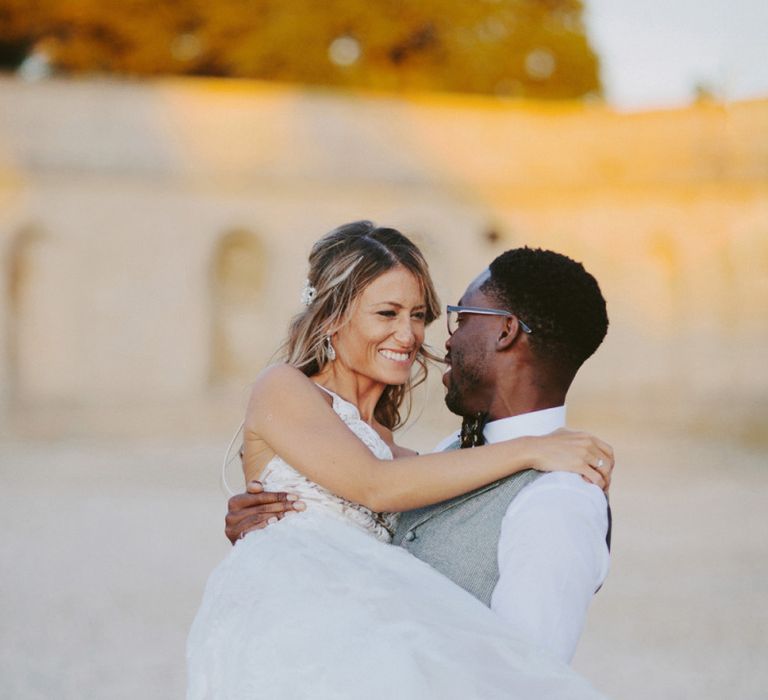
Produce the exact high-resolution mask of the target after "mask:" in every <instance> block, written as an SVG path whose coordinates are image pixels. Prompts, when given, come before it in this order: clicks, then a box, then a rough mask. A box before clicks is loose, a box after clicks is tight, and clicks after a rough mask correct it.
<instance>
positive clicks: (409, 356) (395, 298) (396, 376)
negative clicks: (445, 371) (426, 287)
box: [333, 266, 426, 384]
mask: <svg viewBox="0 0 768 700" xmlns="http://www.w3.org/2000/svg"><path fill="white" fill-rule="evenodd" d="M425 317H426V305H425V303H424V293H423V292H422V290H421V287H420V285H419V281H418V280H417V279H416V277H415V276H414V275H413V274H412V273H411V272H409V271H408V270H406V269H405V268H404V267H400V266H398V267H395V268H392V269H391V270H388V271H387V272H385V273H384V274H382V275H381V276H379V277H377V278H376V279H375V280H374V281H373V282H371V283H370V284H369V285H368V286H367V287H366V288H365V289H364V290H363V292H362V293H361V294H360V296H359V297H358V298H357V299H356V300H355V302H354V303H353V306H352V311H351V314H350V317H349V321H348V322H347V323H346V324H344V326H342V328H341V329H339V331H338V332H336V333H335V334H334V335H333V346H334V348H335V350H336V358H337V359H336V362H339V363H341V364H343V365H345V366H346V367H348V368H349V369H350V370H352V371H353V372H355V373H356V374H361V375H363V376H365V377H368V378H370V379H372V380H374V381H376V382H381V383H382V384H405V383H406V382H407V381H408V378H409V377H410V374H411V367H412V365H413V363H414V360H415V359H416V352H417V351H418V349H419V348H420V347H421V345H422V343H423V342H424V328H425Z"/></svg>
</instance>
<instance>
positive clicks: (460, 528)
mask: <svg viewBox="0 0 768 700" xmlns="http://www.w3.org/2000/svg"><path fill="white" fill-rule="evenodd" d="M541 474H542V473H541V472H537V471H534V470H533V469H529V470H527V471H524V472H519V473H517V474H513V475H512V476H510V477H508V478H506V479H502V480H501V481H496V482H494V483H492V484H489V485H488V486H484V487H483V488H480V489H477V490H476V491H472V492H471V493H467V494H464V495H462V496H458V497H456V498H453V499H451V500H449V501H443V502H442V503H437V504H436V505H433V506H428V507H426V508H419V509H417V510H411V511H407V512H405V513H403V514H402V515H401V516H400V522H399V524H398V527H397V531H396V532H395V537H394V539H393V543H394V544H398V545H400V546H401V547H404V548H405V549H407V550H408V551H409V552H411V554H414V555H415V556H417V557H418V558H419V559H421V560H422V561H425V562H426V563H427V564H429V565H430V566H432V567H433V568H435V569H437V570H438V571H439V572H440V573H441V574H443V575H445V576H447V577H448V578H449V579H451V580H452V581H453V582H454V583H457V584H458V585H459V586H461V587H462V588H464V589H465V590H467V591H469V592H470V593H471V594H472V595H473V596H475V598H478V599H479V600H480V601H481V602H483V603H485V604H486V605H488V606H490V604H491V593H493V589H494V588H495V587H496V583H497V582H498V580H499V565H498V560H497V549H498V544H499V535H500V534H501V520H502V518H503V517H504V514H505V513H506V512H507V507H508V506H509V504H510V503H511V502H512V499H513V498H514V497H515V496H517V494H518V493H519V492H520V491H521V490H522V489H523V487H524V486H526V485H528V484H530V483H531V482H532V481H534V480H536V479H538V478H539V477H540V476H541Z"/></svg>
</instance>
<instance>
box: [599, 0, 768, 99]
mask: <svg viewBox="0 0 768 700" xmlns="http://www.w3.org/2000/svg"><path fill="white" fill-rule="evenodd" d="M585 5H586V7H587V26H588V33H589V36H590V39H591V41H592V45H593V47H594V48H595V49H596V51H597V53H598V55H599V56H600V59H601V64H602V79H603V86H604V88H605V92H606V97H607V99H608V102H609V103H611V104H612V105H614V106H615V107H617V108H618V109H621V110H627V111H634V110H643V109H655V108H664V107H677V106H681V105H685V104H689V103H690V102H691V100H692V98H693V96H694V91H695V86H696V85H697V84H701V85H704V86H706V87H707V88H708V89H709V90H710V91H711V92H713V93H714V94H715V95H717V96H719V97H721V98H723V99H726V100H740V99H749V98H752V97H768V0H585Z"/></svg>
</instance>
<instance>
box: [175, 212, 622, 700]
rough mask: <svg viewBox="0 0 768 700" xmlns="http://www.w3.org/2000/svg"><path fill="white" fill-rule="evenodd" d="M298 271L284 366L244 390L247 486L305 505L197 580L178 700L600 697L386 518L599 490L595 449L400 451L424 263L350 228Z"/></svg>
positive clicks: (525, 441) (382, 238) (377, 235)
mask: <svg viewBox="0 0 768 700" xmlns="http://www.w3.org/2000/svg"><path fill="white" fill-rule="evenodd" d="M309 266H310V270H309V279H308V284H307V288H306V289H305V293H304V299H303V300H304V302H305V305H306V308H305V309H304V311H303V312H302V313H300V314H299V315H298V316H297V317H296V318H295V319H294V320H293V322H292V324H291V327H290V331H289V335H288V339H287V341H286V345H285V363H284V364H279V365H274V366H272V367H269V368H267V369H266V370H264V371H263V372H262V373H261V374H260V375H259V376H258V377H257V379H256V381H255V382H254V384H253V390H252V394H251V399H250V402H249V405H248V409H247V412H246V419H245V430H244V446H243V465H244V471H245V476H246V479H248V480H251V479H256V478H258V479H259V480H260V481H261V482H262V483H263V484H264V485H265V488H267V489H270V490H277V491H290V492H292V493H294V494H297V495H298V496H299V497H300V498H301V499H302V501H304V502H305V503H306V504H307V508H306V510H305V511H303V512H297V513H292V514H291V515H290V517H286V518H284V519H282V520H280V521H279V522H278V523H276V524H274V525H272V526H270V527H269V528H267V529H263V530H257V531H253V532H251V533H250V534H248V535H247V536H246V537H245V538H244V539H242V540H240V541H239V542H238V543H237V545H236V546H235V547H234V549H233V550H232V552H231V553H230V555H229V556H228V557H227V558H226V559H225V560H224V561H223V562H222V563H221V564H220V565H219V566H218V568H217V569H216V570H215V571H214V572H213V573H212V574H211V576H210V578H209V581H208V584H207V586H206V590H205V594H204V597H203V602H202V605H201V607H200V610H199V611H198V613H197V616H196V618H195V621H194V623H193V625H192V629H191V631H190V634H189V639H188V645H187V659H188V672H189V687H188V699H189V700H199V699H203V698H206V699H213V698H221V699H224V698H226V699H228V700H230V699H235V698H237V699H239V698H243V699H246V698H248V699H250V698H261V697H264V698H267V697H269V698H278V699H293V698H309V697H312V698H318V699H320V700H331V699H336V698H338V699H339V700H342V699H344V700H346V699H350V700H351V699H352V698H371V699H373V700H378V699H384V698H398V700H417V699H418V700H424V699H425V698H434V699H438V698H439V699H441V700H442V699H451V698H456V699H458V698H462V699H466V698H477V699H478V700H481V699H482V700H493V699H495V698H513V699H516V700H529V699H530V700H539V699H543V698H568V699H569V700H581V699H585V700H586V699H592V698H598V697H601V696H599V695H598V693H597V692H596V691H595V690H593V689H592V688H591V686H590V685H589V684H588V683H587V682H586V681H584V680H583V679H581V678H580V677H579V676H578V675H576V674H575V673H574V672H573V671H571V670H570V669H569V668H568V667H567V666H565V665H563V664H561V663H559V662H557V661H555V660H554V659H552V658H551V657H549V656H548V655H547V654H545V653H544V652H542V651H540V650H537V649H534V648H531V647H530V646H529V645H526V644H525V643H524V642H522V641H520V640H518V639H517V638H515V636H514V635H513V633H512V632H511V631H510V630H509V629H508V628H507V626H506V625H505V624H504V623H503V622H502V621H501V620H500V619H498V618H497V617H496V616H495V615H494V614H493V613H492V612H491V611H490V610H489V609H488V608H486V607H485V606H484V605H482V603H480V602H479V601H478V600H476V599H475V598H473V597H472V596H470V595H469V594H468V593H466V592H465V591H464V590H463V589H461V588H459V587H458V586H456V585H455V584H454V583H452V582H451V581H449V580H448V579H446V578H444V577H443V576H442V575H440V574H438V573H437V572H436V571H435V570H434V569H432V568H431V567H429V566H428V565H426V564H424V563H423V562H421V561H419V560H418V559H416V558H415V557H413V556H411V555H410V554H408V553H407V552H406V551H405V550H403V549H401V548H399V547H393V546H390V545H389V544H388V542H389V541H390V538H391V535H392V531H393V527H394V524H395V522H396V515H394V513H396V512H397V511H403V510H410V509H414V508H419V507H422V506H426V505H429V504H433V503H437V502H440V501H443V500H446V499H449V498H453V497H455V496H457V495H459V494H462V493H466V492H469V491H472V490H474V489H476V488H479V487H482V486H484V485H486V484H489V483H491V482H493V481H496V480H498V479H502V478H505V477H507V476H509V475H511V474H513V473H515V472H518V471H522V470H525V469H530V468H534V469H538V470H541V471H545V470H547V471H554V470H560V471H563V470H564V471H572V472H578V473H580V474H582V475H583V476H584V477H585V478H587V479H589V480H590V481H593V482H594V483H598V484H600V485H603V484H604V475H605V474H607V471H609V470H610V468H611V466H612V463H613V459H612V456H611V454H610V450H609V448H608V447H607V446H606V445H605V444H604V443H602V442H601V441H599V440H597V439H596V438H592V437H590V436H588V435H585V434H583V433H574V432H569V431H558V432H556V433H553V434H551V435H549V436H545V437H526V438H518V439H516V440H510V441H507V442H503V443H497V444H494V445H488V446H484V447H481V448H477V449H472V450H460V451H459V450H457V451H453V452H448V453H440V454H430V455H424V456H417V455H416V453H414V452H412V451H410V450H407V449H405V448H403V447H400V446H398V445H397V444H396V443H395V442H394V439H393V435H392V431H393V430H394V429H395V428H396V427H397V426H398V425H399V423H400V421H401V416H400V411H401V408H402V404H403V402H404V401H405V400H406V399H408V398H409V392H410V389H411V387H412V384H413V383H415V382H416V381H420V380H423V378H424V375H425V372H426V360H427V359H428V358H429V354H428V350H427V349H426V348H425V347H424V346H423V342H424V332H425V327H426V326H427V325H428V324H429V323H431V322H432V321H433V320H434V319H435V318H436V317H437V316H438V314H439V307H438V301H437V296H436V294H435V291H434V288H433V285H432V281H431V279H430V277H429V272H428V269H427V264H426V262H425V261H424V259H423V257H422V255H421V253H420V251H419V250H418V249H417V248H416V247H415V246H414V245H413V243H411V242H410V241H409V240H408V239H407V238H406V237H405V236H403V235H402V234H401V233H399V232H398V231H395V230H393V229H387V228H376V227H374V226H373V225H372V224H370V223H368V222H357V223H354V224H348V225H346V226H341V227H339V228H337V229H335V230H334V231H332V232H331V233H329V234H327V235H326V236H325V237H323V238H322V239H321V240H320V241H318V242H317V243H316V244H315V246H314V247H313V249H312V252H311V254H310V257H309ZM414 365H415V366H416V367H417V369H418V371H417V372H415V373H414V372H412V370H413V368H414ZM414 374H415V375H416V376H415V378H413V377H412V375H414ZM598 464H600V465H602V464H606V465H609V466H608V468H607V470H606V468H602V473H601V471H598V469H597V468H596V467H595V466H593V465H598Z"/></svg>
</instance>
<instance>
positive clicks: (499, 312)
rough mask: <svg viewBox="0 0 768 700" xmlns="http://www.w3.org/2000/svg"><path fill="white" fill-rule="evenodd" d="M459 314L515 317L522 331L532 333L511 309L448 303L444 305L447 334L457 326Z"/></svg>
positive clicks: (452, 331)
mask: <svg viewBox="0 0 768 700" xmlns="http://www.w3.org/2000/svg"><path fill="white" fill-rule="evenodd" d="M461 314H478V315H479V316H506V317H507V318H511V317H515V318H516V319H517V322H518V324H520V329H521V330H522V331H523V333H528V334H530V333H533V331H532V330H531V327H530V326H529V325H528V324H527V323H526V322H525V321H523V319H522V318H520V317H519V316H518V315H517V314H513V313H512V312H511V311H504V310H503V309H483V308H480V307H479V306H452V305H451V304H449V305H448V306H447V307H446V320H447V321H448V335H453V334H454V333H455V332H456V329H457V328H458V327H459V317H460V316H461Z"/></svg>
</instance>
